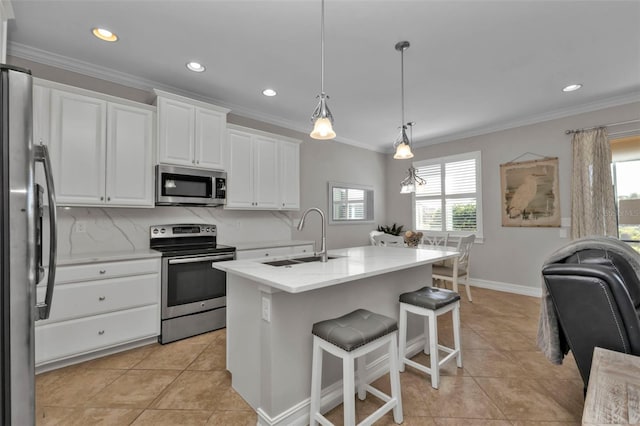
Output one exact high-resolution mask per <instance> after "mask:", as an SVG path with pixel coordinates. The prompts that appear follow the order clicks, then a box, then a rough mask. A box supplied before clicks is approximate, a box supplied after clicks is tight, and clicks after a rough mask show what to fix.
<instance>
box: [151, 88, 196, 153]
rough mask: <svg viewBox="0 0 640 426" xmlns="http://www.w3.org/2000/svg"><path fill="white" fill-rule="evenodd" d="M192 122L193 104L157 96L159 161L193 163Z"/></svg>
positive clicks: (193, 121) (193, 117) (193, 114)
mask: <svg viewBox="0 0 640 426" xmlns="http://www.w3.org/2000/svg"><path fill="white" fill-rule="evenodd" d="M194 123H195V108H194V107H193V106H191V105H189V104H186V103H184V102H179V101H175V100H173V99H165V98H161V97H158V143H159V147H160V154H159V155H160V158H159V161H160V162H161V163H165V164H175V165H179V166H193V165H195V162H196V160H195V156H194V151H193V145H194V131H193V130H194V127H195V124H194Z"/></svg>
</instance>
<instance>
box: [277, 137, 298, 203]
mask: <svg viewBox="0 0 640 426" xmlns="http://www.w3.org/2000/svg"><path fill="white" fill-rule="evenodd" d="M278 168H279V169H280V208H281V209H283V210H297V209H299V208H300V144H299V143H296V142H287V141H281V142H280V166H279V167H278Z"/></svg>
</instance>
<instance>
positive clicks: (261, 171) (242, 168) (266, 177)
mask: <svg viewBox="0 0 640 426" xmlns="http://www.w3.org/2000/svg"><path fill="white" fill-rule="evenodd" d="M228 142H229V161H228V164H229V168H228V172H227V204H226V206H225V207H226V208H228V209H245V210H251V209H253V210H293V209H298V208H300V164H299V163H300V158H299V145H298V144H299V142H297V141H295V140H293V139H288V138H285V137H283V136H279V135H274V134H270V133H265V132H261V131H258V130H254V129H249V128H245V127H240V126H234V125H229V126H228Z"/></svg>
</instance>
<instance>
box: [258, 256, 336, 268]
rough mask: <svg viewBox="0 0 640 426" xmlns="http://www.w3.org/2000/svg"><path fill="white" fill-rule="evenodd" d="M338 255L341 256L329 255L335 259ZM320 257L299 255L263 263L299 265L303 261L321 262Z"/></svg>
mask: <svg viewBox="0 0 640 426" xmlns="http://www.w3.org/2000/svg"><path fill="white" fill-rule="evenodd" d="M336 257H339V256H329V259H335V258H336ZM320 259H321V257H320V256H307V257H298V258H296V259H282V260H271V261H269V262H262V263H263V264H265V265H270V266H291V265H299V264H301V263H309V262H319V261H320Z"/></svg>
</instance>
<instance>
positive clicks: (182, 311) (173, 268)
mask: <svg viewBox="0 0 640 426" xmlns="http://www.w3.org/2000/svg"><path fill="white" fill-rule="evenodd" d="M234 258H235V254H234V253H225V254H215V255H201V256H198V255H195V256H194V255H190V256H174V257H166V258H163V259H162V319H163V320H164V319H169V318H175V317H179V316H182V315H189V314H193V313H197V312H203V311H208V310H210V309H215V308H221V307H224V306H226V302H227V298H226V295H227V275H226V273H225V272H224V271H220V270H218V269H215V268H214V267H213V263H215V262H222V261H225V260H233V259H234Z"/></svg>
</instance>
